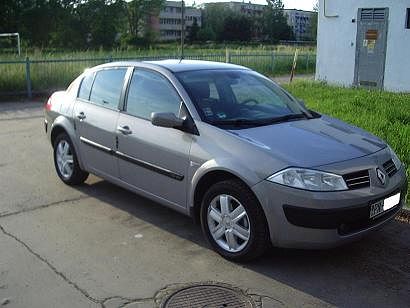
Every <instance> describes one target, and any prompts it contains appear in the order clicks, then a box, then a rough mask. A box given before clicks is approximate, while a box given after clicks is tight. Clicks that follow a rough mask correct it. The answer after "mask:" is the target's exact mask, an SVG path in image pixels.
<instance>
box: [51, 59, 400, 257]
mask: <svg viewBox="0 0 410 308" xmlns="http://www.w3.org/2000/svg"><path fill="white" fill-rule="evenodd" d="M45 109H46V114H45V130H46V132H47V136H48V138H49V139H50V141H51V145H52V146H53V149H54V164H55V168H56V172H57V174H58V176H59V177H60V178H61V180H62V181H63V182H64V183H66V184H68V185H78V184H81V183H83V182H84V181H85V180H86V179H87V176H88V174H89V173H92V174H95V175H97V176H99V177H101V178H103V179H106V180H107V181H110V182H112V183H115V184H117V185H119V186H122V187H124V188H126V189H129V190H131V191H133V192H136V193H138V194H141V195H143V196H145V197H147V198H150V199H153V200H155V201H157V202H159V203H161V204H163V205H165V206H168V207H170V208H173V209H175V210H177V211H179V212H182V213H184V214H186V215H190V216H192V217H193V218H194V219H195V220H197V221H198V222H200V223H201V226H202V229H203V232H204V234H205V237H206V238H207V240H208V241H209V243H210V244H211V245H212V247H213V248H214V249H215V250H216V251H217V252H218V253H219V254H221V255H222V256H223V257H225V258H227V259H230V260H235V261H243V260H249V259H252V258H255V257H257V256H260V255H261V254H262V253H263V252H264V250H265V249H266V247H268V246H269V244H270V243H272V244H273V245H274V246H278V247H293V248H307V249H314V248H327V247H332V246H336V245H341V244H343V243H347V242H350V241H352V240H356V239H359V238H361V237H363V236H364V235H366V234H368V233H369V232H371V231H373V230H375V229H377V228H379V227H381V226H382V225H383V224H385V223H386V222H388V221H389V220H391V219H392V218H393V217H394V216H395V215H396V214H397V213H398V212H399V210H400V208H401V207H402V206H403V204H404V199H405V194H406V189H407V179H406V175H405V167H404V166H403V164H402V163H401V162H400V160H399V159H398V157H397V156H396V154H395V153H394V151H393V150H392V149H391V148H390V147H389V146H388V145H387V144H386V143H385V142H383V141H382V140H380V139H379V138H377V137H375V136H373V135H371V134H369V133H367V132H365V131H363V130H361V129H359V128H357V127H354V126H351V125H348V124H346V123H343V122H342V121H339V120H337V119H334V118H331V117H328V116H326V115H322V114H319V113H317V112H314V111H312V110H308V109H307V108H306V107H305V105H304V104H303V103H302V102H300V101H298V100H297V99H295V98H294V97H292V95H290V94H289V93H288V92H286V91H285V90H284V89H282V88H281V87H279V86H278V85H277V84H275V83H274V82H272V81H271V80H270V79H268V78H266V77H264V76H262V75H260V74H258V73H256V72H254V71H252V70H250V69H247V68H245V67H241V66H236V65H231V64H224V63H213V62H205V61H186V60H183V61H179V60H166V61H155V62H117V63H110V64H104V65H100V66H97V67H94V68H92V69H88V70H86V71H85V72H84V73H83V74H82V75H81V76H79V77H78V78H77V79H76V80H75V81H74V82H73V83H72V84H71V85H70V86H69V88H68V89H67V90H66V91H61V92H56V93H54V94H53V95H52V96H51V97H50V98H49V100H48V102H47V104H46V106H45Z"/></svg>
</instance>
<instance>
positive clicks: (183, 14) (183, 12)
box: [181, 0, 185, 61]
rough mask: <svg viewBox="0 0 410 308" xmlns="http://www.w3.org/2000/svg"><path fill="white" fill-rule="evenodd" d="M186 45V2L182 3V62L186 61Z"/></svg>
mask: <svg viewBox="0 0 410 308" xmlns="http://www.w3.org/2000/svg"><path fill="white" fill-rule="evenodd" d="M184 45H185V1H183V0H182V1H181V61H182V60H183V59H184Z"/></svg>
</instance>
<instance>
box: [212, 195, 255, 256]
mask: <svg viewBox="0 0 410 308" xmlns="http://www.w3.org/2000/svg"><path fill="white" fill-rule="evenodd" d="M207 220H208V228H209V232H210V234H211V236H212V238H213V239H214V240H215V242H216V243H217V244H218V245H219V246H220V247H221V248H222V249H224V250H226V251H228V252H234V253H235V252H240V251H241V250H243V249H244V248H245V247H246V245H247V244H248V242H249V239H250V235H251V226H250V221H249V217H248V214H247V213H246V210H245V208H244V207H243V205H242V204H241V203H240V202H239V201H238V200H237V199H236V198H234V197H232V196H230V195H226V194H223V195H218V196H216V197H215V198H214V199H213V200H212V201H211V203H210V205H209V206H208V215H207Z"/></svg>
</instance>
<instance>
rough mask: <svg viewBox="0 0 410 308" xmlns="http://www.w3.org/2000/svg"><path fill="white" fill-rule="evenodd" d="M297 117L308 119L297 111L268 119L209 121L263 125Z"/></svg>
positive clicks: (233, 124)
mask: <svg viewBox="0 0 410 308" xmlns="http://www.w3.org/2000/svg"><path fill="white" fill-rule="evenodd" d="M298 119H309V116H308V115H306V114H304V113H299V114H287V115H285V116H281V117H276V118H270V119H259V120H248V119H234V120H221V121H212V122H210V124H212V125H216V126H234V127H243V126H264V125H269V124H275V123H281V122H287V121H291V120H298Z"/></svg>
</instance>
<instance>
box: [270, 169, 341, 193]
mask: <svg viewBox="0 0 410 308" xmlns="http://www.w3.org/2000/svg"><path fill="white" fill-rule="evenodd" d="M268 181H271V182H273V183H277V184H282V185H286V186H290V187H294V188H300V189H305V190H312V191H339V190H347V189H348V188H347V185H346V183H345V181H344V179H343V177H341V176H340V175H337V174H332V173H327V172H322V171H317V170H309V169H302V168H288V169H285V170H282V171H280V172H278V173H275V174H274V175H272V176H270V177H269V178H268Z"/></svg>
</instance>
